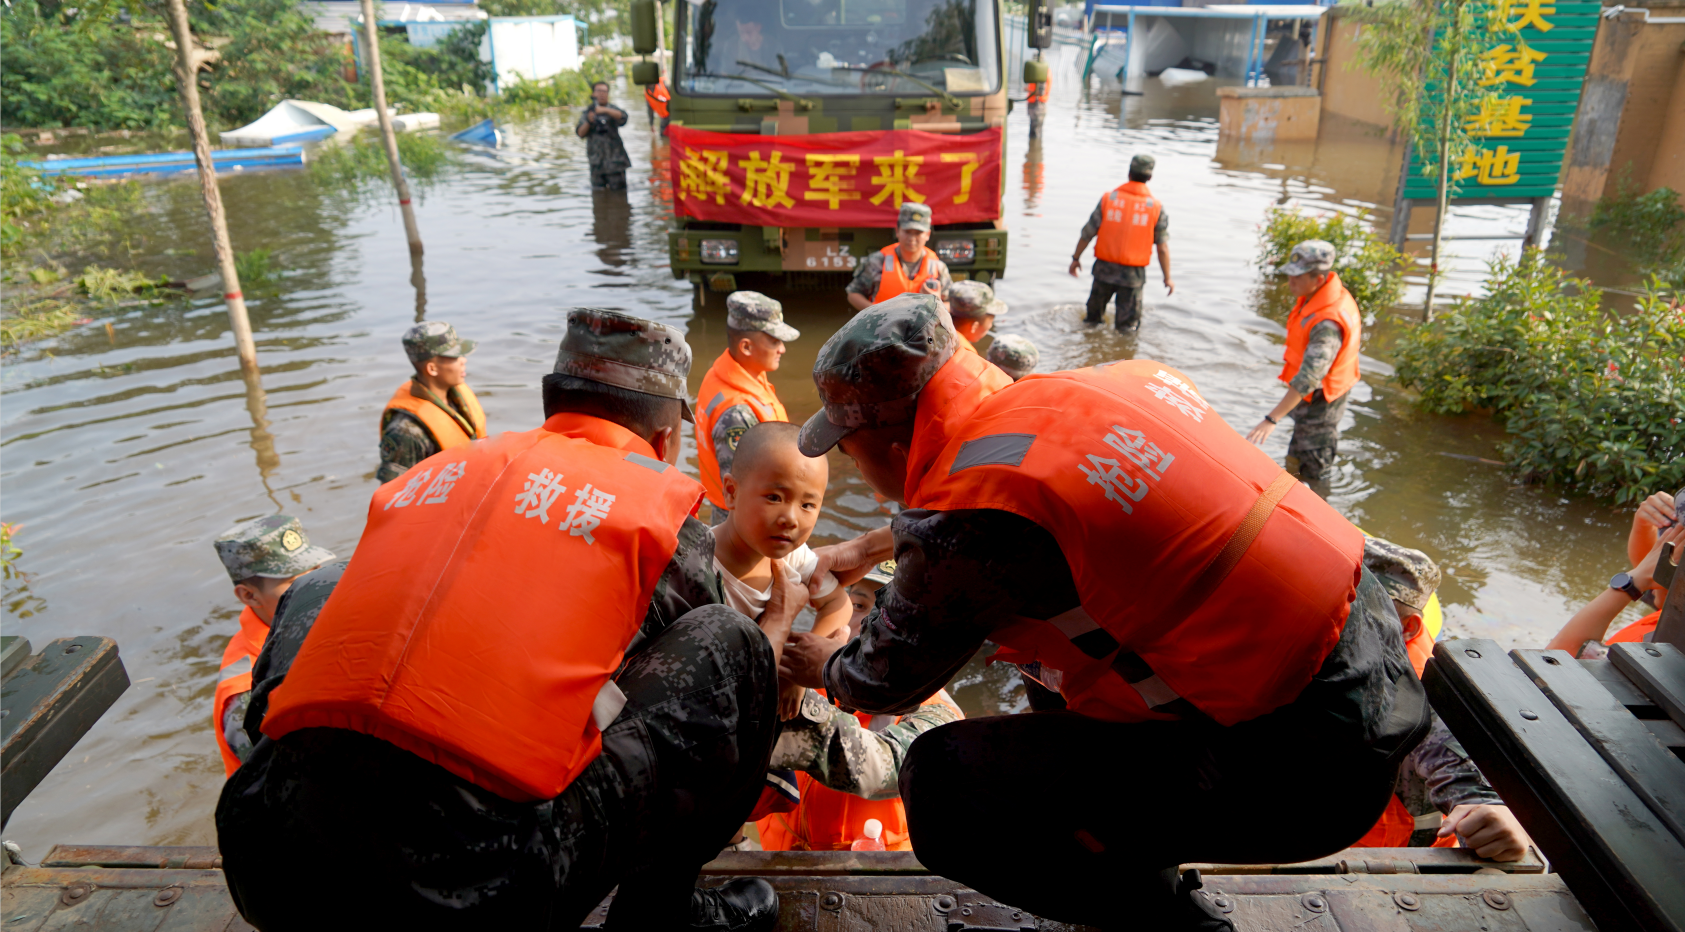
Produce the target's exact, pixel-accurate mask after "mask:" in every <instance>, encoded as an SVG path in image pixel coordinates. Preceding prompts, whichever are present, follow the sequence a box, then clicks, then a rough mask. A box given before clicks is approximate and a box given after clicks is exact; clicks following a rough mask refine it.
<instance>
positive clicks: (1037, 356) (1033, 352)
mask: <svg viewBox="0 0 1685 932" xmlns="http://www.w3.org/2000/svg"><path fill="white" fill-rule="evenodd" d="M984 357H985V358H986V359H988V360H989V361H990V362H992V363H994V364H995V365H997V366H999V367H1000V368H1001V371H1002V372H1005V373H1006V374H1007V375H1010V376H1012V380H1013V381H1014V382H1016V381H1018V380H1019V379H1021V378H1023V377H1024V376H1026V375H1029V374H1030V373H1032V372H1034V371H1036V366H1037V365H1040V363H1041V350H1038V349H1036V345H1035V344H1034V343H1031V342H1030V341H1029V340H1028V339H1026V338H1024V337H1020V336H1014V335H1013V334H1010V333H1002V334H996V335H995V339H994V342H992V343H990V344H989V351H988V352H987V353H985V354H984Z"/></svg>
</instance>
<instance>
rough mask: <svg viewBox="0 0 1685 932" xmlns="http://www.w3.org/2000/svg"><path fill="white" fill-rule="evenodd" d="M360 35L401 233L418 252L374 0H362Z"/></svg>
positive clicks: (417, 231)
mask: <svg viewBox="0 0 1685 932" xmlns="http://www.w3.org/2000/svg"><path fill="white" fill-rule="evenodd" d="M363 36H364V39H365V41H364V43H363V44H364V46H365V50H366V51H367V52H368V61H367V62H366V63H365V64H366V65H367V66H368V69H369V86H370V87H372V88H373V89H374V112H375V114H376V115H377V116H379V117H380V138H381V141H382V142H384V143H385V144H386V161H387V162H388V163H389V164H390V165H391V166H392V187H394V188H396V189H398V207H399V209H401V210H402V211H403V212H404V235H406V236H408V237H409V240H410V252H413V253H420V252H421V227H419V226H417V225H416V222H415V207H414V206H413V205H411V204H410V184H409V182H408V181H405V180H404V166H403V165H402V164H401V163H399V161H398V136H397V134H396V133H394V132H393V131H392V115H391V114H390V113H387V112H386V78H385V77H383V76H382V75H381V71H380V27H379V25H378V24H377V23H376V22H375V18H374V0H363Z"/></svg>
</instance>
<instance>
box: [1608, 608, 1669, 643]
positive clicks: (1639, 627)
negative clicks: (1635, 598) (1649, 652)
mask: <svg viewBox="0 0 1685 932" xmlns="http://www.w3.org/2000/svg"><path fill="white" fill-rule="evenodd" d="M1661 620H1662V611H1661V609H1656V610H1655V611H1653V612H1651V613H1650V614H1648V615H1645V616H1644V617H1643V618H1640V619H1638V620H1637V621H1635V622H1633V623H1632V624H1630V625H1627V626H1626V627H1624V628H1622V629H1621V630H1619V631H1616V632H1615V636H1614V637H1611V638H1610V639H1609V643H1610V644H1638V643H1642V642H1644V641H1648V640H1649V639H1650V635H1652V634H1655V633H1656V623H1657V622H1659V621H1661Z"/></svg>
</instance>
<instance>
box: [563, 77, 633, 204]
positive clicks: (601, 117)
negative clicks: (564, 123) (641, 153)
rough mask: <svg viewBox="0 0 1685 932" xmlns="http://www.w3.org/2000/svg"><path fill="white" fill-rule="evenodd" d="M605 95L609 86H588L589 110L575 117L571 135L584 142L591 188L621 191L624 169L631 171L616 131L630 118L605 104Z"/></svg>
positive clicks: (600, 84)
mask: <svg viewBox="0 0 1685 932" xmlns="http://www.w3.org/2000/svg"><path fill="white" fill-rule="evenodd" d="M608 92H609V86H608V85H607V84H606V83H604V82H602V81H598V82H597V83H596V84H593V85H591V97H592V100H591V106H589V107H586V108H585V111H584V112H583V113H581V114H580V115H579V122H578V123H577V124H575V125H574V128H573V131H574V133H575V134H576V135H578V136H579V138H581V139H583V140H585V156H586V158H587V159H588V160H589V161H590V163H591V187H593V188H596V189H598V190H608V191H624V190H625V189H626V169H628V168H631V167H632V157H631V156H629V155H627V154H626V144H625V143H624V142H621V141H620V127H622V126H625V125H626V121H627V120H628V119H630V117H628V116H627V114H626V111H624V110H622V109H620V108H619V107H616V106H614V105H613V104H611V103H609V102H608Z"/></svg>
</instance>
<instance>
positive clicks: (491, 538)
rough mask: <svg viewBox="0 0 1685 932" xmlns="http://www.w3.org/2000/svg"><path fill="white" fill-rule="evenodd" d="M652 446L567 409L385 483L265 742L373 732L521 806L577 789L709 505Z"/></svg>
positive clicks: (278, 693)
mask: <svg viewBox="0 0 1685 932" xmlns="http://www.w3.org/2000/svg"><path fill="white" fill-rule="evenodd" d="M653 454H654V451H653V450H652V449H651V448H650V445H649V444H648V443H646V442H644V441H643V440H642V439H641V438H639V437H638V436H637V435H635V434H633V433H632V432H631V431H629V430H627V429H625V428H624V427H621V426H619V425H618V424H614V423H611V422H609V421H605V420H602V419H600V418H595V417H590V416H587V415H583V414H575V413H564V414H557V415H555V416H553V417H551V418H550V419H549V420H547V421H545V422H544V426H543V427H541V428H539V429H538V430H529V431H524V432H520V433H505V434H500V435H498V436H497V437H496V438H495V439H493V440H490V441H487V442H485V443H476V444H471V445H467V446H464V447H461V448H459V449H455V450H446V451H445V452H443V453H439V454H436V455H434V456H430V457H428V458H427V459H425V460H422V461H421V462H420V463H418V464H416V466H414V467H413V468H411V469H410V471H409V472H408V473H406V474H405V477H404V478H403V479H402V480H394V481H392V482H388V483H387V484H385V485H383V486H381V487H380V488H379V489H378V490H377V491H376V492H375V494H374V499H373V501H371V502H370V504H369V517H368V523H367V526H366V528H365V530H364V531H363V539H362V542H361V543H360V544H359V545H358V546H357V553H356V556H354V557H352V558H351V563H350V565H349V566H347V567H346V569H345V574H344V576H343V577H342V578H341V580H340V583H339V586H338V588H336V589H335V590H334V593H333V595H332V596H331V597H330V598H329V599H328V602H327V604H326V605H325V606H323V608H322V612H321V615H320V617H319V618H318V619H317V621H316V625H315V627H314V629H312V631H311V632H310V637H309V638H307V639H306V640H305V642H304V646H303V647H302V648H301V649H300V651H299V654H298V659H297V660H296V661H294V663H293V666H292V669H291V671H290V672H289V673H288V674H287V679H286V682H285V683H283V684H282V685H281V687H280V688H278V689H276V690H275V692H274V694H273V695H272V696H271V698H270V704H269V712H268V714H267V715H266V716H265V718H264V722H263V732H264V734H266V735H268V736H270V737H271V738H280V737H283V736H285V735H287V734H289V733H291V732H293V731H297V730H298V729H301V728H314V727H327V728H342V729H347V730H350V731H359V732H362V733H364V734H368V735H373V736H374V737H376V738H380V739H381V740H383V741H387V742H390V743H392V744H395V745H397V746H398V747H401V748H403V749H405V750H407V751H410V752H411V753H413V754H415V755H417V756H419V757H421V758H423V759H425V760H429V761H432V762H433V763H435V764H438V765H439V766H441V767H444V768H445V769H446V770H449V771H450V772H452V773H454V774H456V775H458V776H460V777H462V778H463V779H465V780H468V781H470V782H472V783H474V784H477V785H479V786H482V787H485V788H486V789H488V790H491V791H492V792H494V793H497V794H498V795H500V796H504V797H506V798H508V799H515V800H529V799H546V798H550V797H553V796H555V795H556V794H558V793H560V792H561V791H562V790H564V789H566V788H567V786H568V784H569V783H571V782H573V779H574V777H576V776H578V774H579V772H580V771H581V770H583V769H585V766H586V765H587V764H589V763H590V762H591V761H592V760H593V759H595V758H596V756H597V754H598V753H599V752H600V751H601V749H602V734H601V729H602V728H603V727H606V726H607V724H608V722H609V721H612V720H613V718H614V715H615V714H616V713H618V711H619V706H620V705H621V704H623V701H624V700H623V699H622V698H621V697H620V694H619V690H618V688H616V687H614V686H613V684H612V682H611V681H610V677H611V676H612V675H613V673H614V671H615V670H616V669H617V668H618V667H619V665H620V661H621V657H622V655H623V654H624V652H625V649H626V645H627V644H628V643H630V642H631V640H632V637H633V636H634V635H635V634H636V633H637V631H638V628H639V626H640V625H641V624H642V623H643V620H644V613H645V612H646V610H647V609H648V606H649V601H650V597H651V595H652V594H653V593H654V590H655V583H656V580H657V578H659V577H660V575H661V572H662V570H663V569H664V568H665V567H666V566H667V563H668V561H669V560H671V559H672V556H673V553H674V551H675V550H676V549H677V547H678V533H679V527H680V525H682V524H683V522H684V520H685V517H686V516H688V515H690V514H691V513H692V512H693V510H694V509H695V507H696V505H697V503H698V502H699V501H700V499H701V495H702V487H701V486H699V485H698V484H697V483H696V480H694V479H691V478H689V477H688V476H685V475H684V474H682V473H680V472H679V470H677V469H675V468H673V467H672V466H669V465H668V464H666V463H663V462H661V461H660V460H658V459H655V457H654V455H653ZM564 484H565V485H564Z"/></svg>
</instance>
